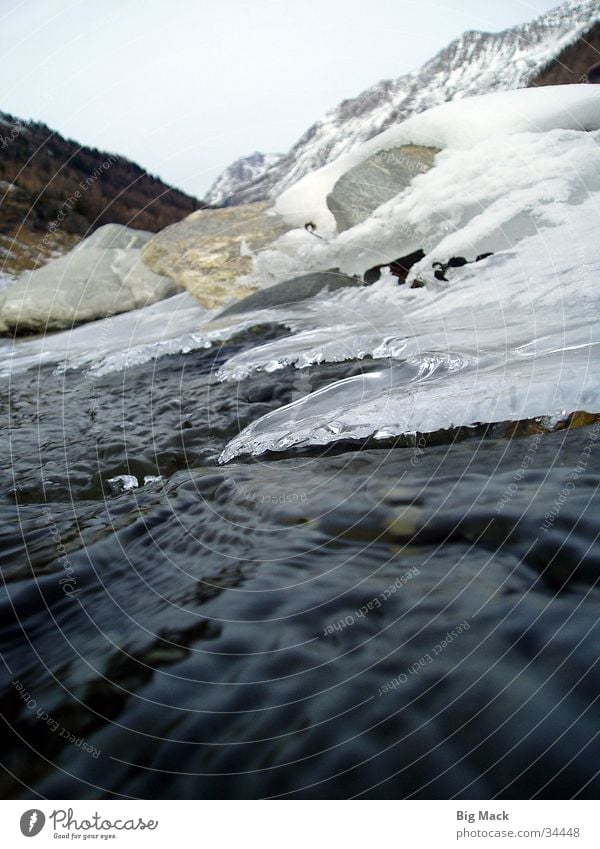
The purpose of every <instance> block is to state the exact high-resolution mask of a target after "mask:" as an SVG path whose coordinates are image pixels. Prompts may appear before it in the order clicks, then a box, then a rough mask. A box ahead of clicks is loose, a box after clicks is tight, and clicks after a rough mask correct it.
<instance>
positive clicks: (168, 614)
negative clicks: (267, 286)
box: [0, 328, 600, 798]
mask: <svg viewBox="0 0 600 849" xmlns="http://www.w3.org/2000/svg"><path fill="white" fill-rule="evenodd" d="M261 332H262V336H261V341H263V340H266V339H267V338H269V337H272V336H273V334H275V333H277V332H279V331H277V330H276V329H274V328H263V329H262V331H261ZM254 342H255V338H254V337H253V335H252V334H250V333H249V334H246V336H244V337H240V338H238V339H237V340H235V342H234V343H233V344H229V345H228V346H227V347H226V348H223V349H222V350H220V351H218V352H215V351H213V350H208V351H196V352H194V353H192V354H188V355H185V356H183V355H180V356H170V357H163V358H162V359H159V360H157V361H155V362H151V363H147V364H146V365H144V366H138V367H135V368H130V369H127V370H126V371H124V372H118V373H113V374H109V375H105V376H103V377H97V378H93V377H91V376H88V375H85V374H83V373H82V372H80V371H72V372H66V373H65V374H64V375H62V376H61V375H56V374H53V372H52V369H51V368H50V367H44V368H43V369H42V370H41V371H30V372H27V373H25V374H21V375H19V376H18V377H15V379H14V380H12V381H10V382H7V383H6V384H5V385H4V386H3V388H2V390H1V393H0V404H1V408H2V413H3V417H4V422H5V432H6V435H7V438H6V440H5V441H4V445H3V448H2V453H3V456H2V479H1V482H0V519H1V522H0V527H1V535H2V546H1V554H0V556H1V563H2V575H3V579H4V584H3V588H2V595H1V599H0V607H1V611H0V634H1V651H2V657H3V661H4V663H2V664H0V675H1V679H2V680H1V691H0V693H1V695H0V712H1V715H2V720H3V722H2V726H3V731H2V763H3V767H4V772H3V774H2V778H1V782H0V783H1V790H2V793H3V794H4V796H8V797H14V796H16V797H32V796H34V797H35V796H42V797H49V798H88V797H90V798H97V797H145V798H148V797H157V798H164V797H168V798H177V797H183V798H202V797H211V798H212V797H217V798H221V797H224V798H229V797H232V798H256V797H272V796H291V797H317V798H322V797H325V798H338V797H339V798H345V797H352V796H366V797H384V798H387V797H391V798H397V797H411V796H413V797H419V798H450V797H463V798H491V797H506V798H521V797H522V798H529V797H531V796H535V795H537V796H541V797H559V798H568V797H571V796H574V795H579V796H580V797H592V798H593V797H596V796H597V795H598V792H599V790H600V780H599V778H598V769H599V765H600V744H599V741H598V736H597V735H598V730H599V722H598V716H599V709H598V704H597V701H598V696H599V695H600V669H599V665H598V657H599V649H600V622H599V613H600V595H599V591H598V589H597V586H596V584H597V578H598V575H599V574H600V548H599V546H598V542H597V536H598V513H599V508H600V496H599V494H598V483H599V482H600V449H599V448H598V442H599V441H600V429H599V428H598V426H597V425H596V426H593V427H585V428H580V429H577V430H571V431H561V432H556V433H552V434H546V435H535V436H530V437H524V438H519V439H512V440H500V439H488V440H485V441H480V440H476V439H469V440H466V441H463V442H460V443H455V444H452V445H441V446H437V447H429V448H422V447H421V448H420V447H413V448H410V447H409V448H392V449H388V448H380V449H373V448H365V449H364V450H337V451H330V452H329V453H325V454H323V453H320V454H319V453H317V452H315V453H314V454H313V455H312V456H311V454H310V452H307V453H305V454H304V455H299V454H298V455H295V456H292V455H290V456H287V457H283V458H276V457H268V458H263V459H257V460H248V461H246V462H239V463H233V464H229V465H227V466H224V467H223V466H219V465H218V463H217V458H218V456H219V453H220V452H221V451H222V449H223V448H224V447H225V445H226V443H227V441H228V440H229V439H231V438H232V437H233V436H234V435H235V434H237V433H238V432H239V430H240V429H241V428H242V427H244V426H245V425H246V424H248V423H249V422H251V421H253V420H254V419H256V418H258V417H259V416H260V415H262V414H264V413H265V412H268V411H269V410H272V409H276V408H278V407H280V406H281V405H283V404H285V403H288V402H289V401H290V400H292V398H293V397H294V391H295V387H297V377H298V372H297V371H295V370H294V369H283V370H281V371H278V372H275V373H274V374H271V375H268V374H261V375H257V376H256V377H254V378H252V379H250V380H247V381H243V382H241V383H239V384H220V383H216V382H215V381H214V378H213V374H214V370H215V368H216V367H218V366H219V364H220V363H221V362H223V361H224V359H225V358H226V357H230V356H231V355H232V354H233V353H235V351H236V350H243V349H244V347H245V346H249V345H251V344H253V343H254ZM377 367H378V368H381V363H378V364H377ZM369 368H370V365H369V362H368V361H363V362H362V363H360V364H352V363H342V364H336V365H321V366H318V367H314V368H312V369H311V370H310V381H311V389H313V390H314V389H316V388H318V387H319V386H321V385H326V384H327V383H329V382H331V381H333V380H334V379H339V378H340V377H341V376H344V375H349V374H353V373H356V372H357V371H358V370H363V371H364V370H365V369H369ZM122 475H131V476H135V477H136V478H137V479H138V481H139V483H140V486H139V487H138V488H136V489H133V490H131V491H125V492H122V491H120V487H119V484H118V482H117V483H112V484H111V483H108V482H109V481H110V480H111V479H113V478H115V477H118V476H122ZM159 475H160V476H162V480H153V481H150V482H148V483H146V484H145V485H141V484H142V483H143V479H144V477H145V476H151V477H154V478H156V477H157V476H159Z"/></svg>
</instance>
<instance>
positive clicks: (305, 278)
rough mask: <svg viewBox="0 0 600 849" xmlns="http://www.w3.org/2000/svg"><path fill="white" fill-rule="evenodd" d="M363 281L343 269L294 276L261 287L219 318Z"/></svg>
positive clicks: (284, 302) (278, 304)
mask: <svg viewBox="0 0 600 849" xmlns="http://www.w3.org/2000/svg"><path fill="white" fill-rule="evenodd" d="M362 285H363V284H362V281H361V280H358V279H357V278H356V277H348V276H347V275H346V274H342V273H341V271H337V270H332V271H318V272H316V273H315V274H304V275H302V276H301V277H294V278H293V279H292V280H284V281H283V283H277V284H275V286H269V287H268V288H267V289H260V290H259V291H258V292H254V293H253V294H252V295H248V297H247V298H243V299H242V300H241V301H238V302H237V303H235V304H231V306H229V307H227V308H226V309H224V310H223V312H221V313H219V315H218V316H217V318H222V317H223V316H228V315H236V314H237V313H243V312H251V311H253V310H260V309H268V308H269V307H275V306H281V305H282V304H293V303H296V302H297V301H303V300H304V299H305V298H312V297H314V295H318V294H319V292H322V291H323V290H325V289H328V290H329V291H330V292H333V291H335V289H343V288H344V287H345V286H362Z"/></svg>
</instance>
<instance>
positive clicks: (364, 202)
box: [327, 144, 440, 233]
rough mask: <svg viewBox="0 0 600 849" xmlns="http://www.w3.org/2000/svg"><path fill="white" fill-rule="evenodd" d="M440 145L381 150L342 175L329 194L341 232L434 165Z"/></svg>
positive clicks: (329, 201)
mask: <svg viewBox="0 0 600 849" xmlns="http://www.w3.org/2000/svg"><path fill="white" fill-rule="evenodd" d="M439 152H440V151H439V148H437V147H424V146H422V145H414V144H406V145H402V146H401V147H395V148H391V149H390V150H380V151H379V152H378V153H376V154H375V155H374V156H371V157H370V159H367V160H366V161H365V162H361V163H360V165H356V166H355V167H354V168H350V170H349V171H346V173H345V174H344V175H343V176H342V177H340V179H339V180H338V181H337V183H336V184H335V186H334V187H333V189H332V190H331V192H330V193H329V194H328V195H327V206H328V207H329V209H330V211H331V212H332V213H333V215H334V217H335V221H336V224H337V229H338V232H340V233H341V232H342V230H348V229H350V227H354V226H355V225H356V224H360V222H361V221H364V220H365V218H368V217H369V215H370V214H371V213H372V212H373V210H375V209H377V207H378V206H381V204H382V203H386V201H388V200H391V199H392V198H393V197H395V196H396V195H397V194H400V192H402V191H404V189H405V188H406V187H407V186H408V185H409V184H410V183H411V181H412V180H413V179H414V178H415V177H416V176H417V175H418V174H423V173H425V171H429V169H430V168H431V167H432V166H433V162H434V159H435V155H436V154H437V153H439Z"/></svg>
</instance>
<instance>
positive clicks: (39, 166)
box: [0, 112, 206, 276]
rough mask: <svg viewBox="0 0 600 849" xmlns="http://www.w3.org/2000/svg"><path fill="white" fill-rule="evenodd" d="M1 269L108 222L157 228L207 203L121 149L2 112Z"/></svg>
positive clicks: (24, 263)
mask: <svg viewBox="0 0 600 849" xmlns="http://www.w3.org/2000/svg"><path fill="white" fill-rule="evenodd" d="M0 148H1V150H2V156H1V157H0V274H6V275H9V276H13V275H15V274H18V273H20V272H22V271H25V270H28V269H31V268H36V267H38V266H39V265H43V264H44V263H45V262H46V261H47V260H48V259H50V258H52V257H53V256H56V255H58V254H61V253H64V251H65V250H68V249H69V248H71V247H73V246H74V245H75V244H76V243H77V242H78V241H79V239H80V238H81V237H82V236H86V235H89V234H90V233H92V232H93V231H94V230H96V229H97V228H98V227H101V226H102V225H103V224H108V223H111V224H112V223H117V224H125V225H127V226H128V227H132V228H134V229H140V230H150V231H152V232H157V231H158V230H162V229H163V228H164V227H167V226H168V225H169V224H173V223H175V222H176V221H179V220H181V219H182V218H184V217H185V216H186V215H189V214H190V213H191V212H194V211H195V210H197V209H202V208H204V207H205V206H206V204H205V203H203V202H202V201H200V200H198V199H197V198H194V197H192V196H191V195H187V194H186V193H185V192H183V191H181V190H180V189H176V188H174V187H173V186H170V185H168V184H167V183H165V182H163V180H161V179H160V178H159V177H156V176H153V175H151V174H148V173H147V172H146V171H145V170H144V169H143V168H142V167H141V166H140V165H138V164H137V163H136V162H133V161H131V160H129V159H127V158H126V157H124V156H120V155H119V154H116V153H109V152H105V151H100V150H98V149H97V148H91V147H87V146H85V145H80V144H78V142H76V141H74V140H72V139H67V138H65V137H63V136H62V135H61V134H60V133H58V132H57V131H55V130H52V129H50V128H49V127H48V126H47V125H46V124H44V123H42V122H41V121H22V120H21V119H19V118H16V117H15V116H14V115H11V114H9V113H6V112H0Z"/></svg>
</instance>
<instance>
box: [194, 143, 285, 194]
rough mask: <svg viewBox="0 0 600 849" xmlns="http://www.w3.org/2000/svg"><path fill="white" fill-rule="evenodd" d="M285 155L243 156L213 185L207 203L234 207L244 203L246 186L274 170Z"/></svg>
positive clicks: (258, 154)
mask: <svg viewBox="0 0 600 849" xmlns="http://www.w3.org/2000/svg"><path fill="white" fill-rule="evenodd" d="M282 156H283V153H259V152H258V151H257V152H256V153H251V154H250V156H242V157H240V159H236V160H235V162H232V163H231V165H228V166H227V168H226V169H225V170H224V171H223V173H222V174H220V175H219V176H218V177H217V179H216V180H215V182H214V183H213V184H212V186H211V187H210V189H209V190H208V194H207V195H206V197H207V198H210V200H207V203H209V204H210V205H211V206H221V205H225V206H233V205H234V204H238V203H244V202H246V199H245V197H244V195H243V189H244V187H245V186H247V185H250V184H252V183H255V182H256V181H257V180H259V179H260V178H261V177H263V176H264V174H265V173H266V172H267V171H269V170H271V169H272V168H274V167H275V166H276V165H277V163H278V162H279V160H280V159H281V158H282Z"/></svg>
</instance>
